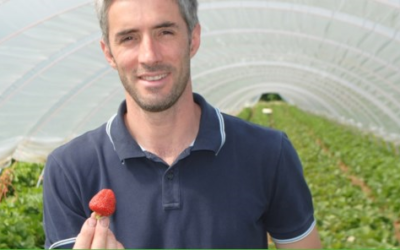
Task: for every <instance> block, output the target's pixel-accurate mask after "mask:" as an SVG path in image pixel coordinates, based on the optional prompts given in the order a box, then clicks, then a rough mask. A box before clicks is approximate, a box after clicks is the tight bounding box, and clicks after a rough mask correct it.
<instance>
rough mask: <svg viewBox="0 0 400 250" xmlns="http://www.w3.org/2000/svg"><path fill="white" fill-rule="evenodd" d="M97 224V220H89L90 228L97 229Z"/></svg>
mask: <svg viewBox="0 0 400 250" xmlns="http://www.w3.org/2000/svg"><path fill="white" fill-rule="evenodd" d="M96 223H97V221H96V219H93V218H89V219H88V225H89V226H90V227H95V226H96Z"/></svg>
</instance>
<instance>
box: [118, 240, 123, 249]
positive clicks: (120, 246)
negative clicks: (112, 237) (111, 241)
mask: <svg viewBox="0 0 400 250" xmlns="http://www.w3.org/2000/svg"><path fill="white" fill-rule="evenodd" d="M117 249H125V247H124V246H123V245H122V244H121V242H119V241H117Z"/></svg>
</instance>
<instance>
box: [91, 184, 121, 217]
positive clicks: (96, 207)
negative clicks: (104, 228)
mask: <svg viewBox="0 0 400 250" xmlns="http://www.w3.org/2000/svg"><path fill="white" fill-rule="evenodd" d="M116 202H117V201H116V200H115V195H114V192H113V191H112V190H111V189H102V190H100V192H98V193H97V194H96V195H95V196H93V198H92V199H91V200H90V202H89V208H90V209H91V210H92V211H93V212H95V213H96V218H97V219H99V218H100V217H102V216H110V215H112V214H113V213H114V212H115V203H116Z"/></svg>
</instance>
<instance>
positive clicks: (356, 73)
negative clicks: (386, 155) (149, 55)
mask: <svg viewBox="0 0 400 250" xmlns="http://www.w3.org/2000/svg"><path fill="white" fill-rule="evenodd" d="M199 2H200V13H199V15H200V21H201V25H202V45H201V48H200V50H199V52H198V54H197V55H196V57H195V58H194V60H193V62H192V77H193V84H194V90H195V91H196V92H199V93H201V94H203V95H204V96H205V97H206V98H207V99H208V100H209V101H210V102H211V103H212V104H214V105H215V106H217V107H218V108H220V109H221V110H222V111H224V112H228V113H236V112H238V111H239V110H241V109H242V108H243V107H244V106H248V105H253V104H254V103H255V102H257V100H258V99H259V97H260V95H261V94H262V93H268V92H277V93H280V94H281V96H282V97H283V98H284V99H285V100H286V101H288V102H289V103H291V104H294V105H297V106H298V107H300V108H302V109H304V110H308V111H311V112H315V113H318V114H322V115H325V116H329V117H332V118H334V119H337V120H339V121H341V122H346V123H350V124H352V125H356V126H358V127H359V128H360V129H364V130H369V131H373V132H375V133H377V134H379V135H380V136H383V137H384V138H385V139H387V140H391V141H394V142H397V143H399V141H400V139H399V138H400V32H399V31H400V0H399V1H398V0H351V1H350V0H341V1H339V0H279V1H270V0H258V1H256V0H253V1H251V0H250V1H249V0H247V1H234V0H200V1H199ZM99 38H100V30H99V27H98V23H97V19H96V17H95V13H94V10H93V4H92V1H88V0H68V1H65V0H29V1H26V0H0V58H1V60H0V166H5V165H7V164H8V163H9V161H10V160H11V159H12V158H14V159H17V160H20V161H30V162H43V161H44V160H45V159H46V156H47V155H48V153H49V152H50V151H51V150H53V149H54V148H55V147H56V146H58V145H61V144H62V143H65V142H66V141H68V140H70V139H72V138H74V137H75V136H77V135H79V134H81V133H84V132H85V131H88V130H90V129H93V128H95V127H97V126H99V125H100V124H102V123H104V122H106V121H107V120H108V118H109V117H111V116H112V115H113V114H114V113H115V112H116V109H117V107H118V105H119V103H120V102H121V100H122V99H123V88H122V86H121V84H120V81H119V78H118V75H117V73H116V72H115V71H114V70H112V69H111V68H110V67H109V65H108V64H107V63H106V60H105V59H104V57H103V55H102V52H101V49H100V46H99Z"/></svg>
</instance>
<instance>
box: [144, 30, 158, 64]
mask: <svg viewBox="0 0 400 250" xmlns="http://www.w3.org/2000/svg"><path fill="white" fill-rule="evenodd" d="M138 60H139V63H141V64H147V65H154V64H157V63H158V62H160V61H161V60H162V54H161V50H160V48H159V46H158V44H157V41H156V40H155V39H153V38H152V37H150V36H145V37H143V39H142V41H141V43H140V49H139V57H138Z"/></svg>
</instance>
